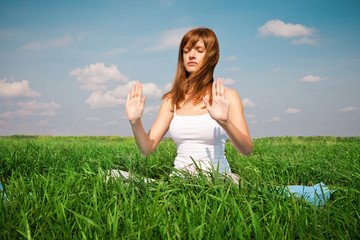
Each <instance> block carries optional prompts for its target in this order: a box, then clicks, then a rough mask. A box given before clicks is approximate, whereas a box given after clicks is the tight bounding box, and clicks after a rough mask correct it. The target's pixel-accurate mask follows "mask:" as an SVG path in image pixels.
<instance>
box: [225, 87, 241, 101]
mask: <svg viewBox="0 0 360 240" xmlns="http://www.w3.org/2000/svg"><path fill="white" fill-rule="evenodd" d="M226 90H227V92H228V97H229V99H233V98H236V99H240V96H239V93H238V92H237V91H236V90H235V89H232V88H226Z"/></svg>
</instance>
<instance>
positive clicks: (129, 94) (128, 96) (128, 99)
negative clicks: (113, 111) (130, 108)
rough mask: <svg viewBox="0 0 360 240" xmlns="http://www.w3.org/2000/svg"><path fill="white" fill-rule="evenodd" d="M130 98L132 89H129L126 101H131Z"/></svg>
mask: <svg viewBox="0 0 360 240" xmlns="http://www.w3.org/2000/svg"><path fill="white" fill-rule="evenodd" d="M130 99H131V92H130V91H128V94H127V98H126V101H127V102H128V101H130Z"/></svg>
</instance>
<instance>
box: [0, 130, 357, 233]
mask: <svg viewBox="0 0 360 240" xmlns="http://www.w3.org/2000/svg"><path fill="white" fill-rule="evenodd" d="M253 143H254V151H253V153H252V154H251V155H250V156H248V157H244V156H241V154H239V153H238V152H237V151H236V150H235V149H234V147H233V146H232V145H231V143H229V142H228V143H227V145H226V156H227V158H228V160H229V162H230V165H231V169H232V170H233V172H235V173H238V174H239V175H240V185H239V186H237V185H235V184H233V183H231V181H229V180H226V179H223V178H218V177H216V176H214V177H210V179H208V178H207V177H206V176H199V177H190V176H189V177H187V178H180V177H176V176H170V173H171V172H172V171H173V169H172V163H173V160H174V158H175V156H176V146H175V144H174V143H173V141H171V140H170V139H165V140H164V141H162V142H161V144H160V145H159V146H158V148H157V149H156V150H155V151H154V153H152V154H150V155H149V156H146V157H145V156H142V155H141V153H140V152H139V150H138V149H137V147H136V144H135V142H134V140H133V138H120V137H41V136H12V137H5V138H0V182H1V183H2V185H3V187H4V188H5V191H6V193H7V197H8V200H6V199H5V198H3V199H2V200H1V201H0V239H19V238H20V239H21V238H25V239H26V238H27V239H79V238H80V239H134V238H140V239H163V238H174V239H203V238H204V239H264V238H266V239H284V238H285V239H294V238H295V239H296V238H299V239H359V238H360V227H359V226H360V162H359V161H360V137H356V138H337V137H281V138H280V137H276V138H264V139H255V140H254V141H253ZM114 168H116V169H121V170H126V171H128V170H130V171H131V172H133V173H134V174H135V175H136V176H137V177H138V178H139V179H138V181H119V180H115V181H108V182H106V181H105V175H104V173H105V172H106V171H107V170H108V169H114ZM144 178H154V179H157V181H156V182H152V183H145V182H144V180H145V179H144ZM319 182H324V183H325V184H326V185H327V186H328V187H330V188H331V189H337V191H335V193H333V194H332V196H331V198H330V200H328V201H327V202H326V203H325V205H324V206H322V207H316V206H314V205H311V204H310V203H308V202H307V201H305V200H304V199H301V198H296V197H293V196H290V197H289V196H286V194H282V193H278V194H276V193H274V191H273V190H274V188H275V187H280V188H281V187H282V186H284V185H300V184H301V185H313V184H316V183H319ZM260 188H261V189H262V191H259V189H260Z"/></svg>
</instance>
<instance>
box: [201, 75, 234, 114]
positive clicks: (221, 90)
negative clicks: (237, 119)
mask: <svg viewBox="0 0 360 240" xmlns="http://www.w3.org/2000/svg"><path fill="white" fill-rule="evenodd" d="M204 103H205V106H206V108H207V110H208V112H209V114H210V116H211V117H212V118H213V119H214V120H216V121H227V120H228V118H229V107H230V103H229V99H228V94H227V89H226V88H225V87H224V84H223V82H222V81H221V80H220V79H219V78H218V79H217V80H216V81H215V82H213V84H212V105H210V103H209V98H204Z"/></svg>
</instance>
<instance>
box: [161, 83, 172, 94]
mask: <svg viewBox="0 0 360 240" xmlns="http://www.w3.org/2000/svg"><path fill="white" fill-rule="evenodd" d="M171 87H172V83H168V84H166V85H165V87H164V88H163V91H164V92H165V93H166V92H168V91H170V90H171Z"/></svg>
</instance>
